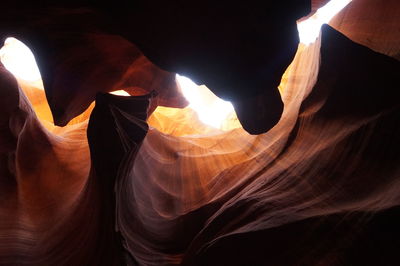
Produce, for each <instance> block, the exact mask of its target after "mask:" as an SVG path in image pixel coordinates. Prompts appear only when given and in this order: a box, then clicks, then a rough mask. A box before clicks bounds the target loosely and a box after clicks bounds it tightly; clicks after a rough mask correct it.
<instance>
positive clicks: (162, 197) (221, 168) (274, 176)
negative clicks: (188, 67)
mask: <svg viewBox="0 0 400 266" xmlns="http://www.w3.org/2000/svg"><path fill="white" fill-rule="evenodd" d="M365 1H366V0H365ZM359 2H361V0H359ZM367 2H368V1H367ZM356 4H357V3H356V1H355V3H354V5H356ZM354 5H353V6H349V9H348V10H347V11H346V12H352V11H349V10H352V9H351V8H354ZM395 6H396V5H395ZM385 21H391V22H390V23H395V22H394V19H393V20H390V19H388V20H385ZM342 25H345V24H342ZM343 27H345V26H343ZM346 27H350V26H346ZM360 27H361V26H360ZM347 29H349V32H352V31H351V29H350V28H347ZM85 36H89V35H85ZM90 36H92V37H93V38H91V37H90V38H88V39H87V40H88V42H89V43H90V42H92V41H93V43H92V44H93V45H95V46H96V47H97V48H99V47H100V48H101V47H103V46H101V44H102V43H103V42H102V41H101V40H104V41H105V42H106V43H108V44H109V41H112V42H113V43H114V41H115V43H125V44H126V45H127V50H124V49H122V50H119V52H126V51H133V50H130V49H133V48H132V47H133V46H131V45H130V44H129V42H127V41H125V40H124V39H123V38H120V37H116V36H110V35H90ZM374 36H375V35H374ZM98 37H99V38H100V39H99V38H98ZM58 40H60V39H58ZM94 40H96V41H94ZM53 42H55V41H54V40H53ZM359 42H361V41H359ZM50 43H51V42H50ZM361 43H362V42H361ZM86 44H87V43H86ZM103 44H104V43H103ZM376 44H377V46H379V47H378V48H374V50H377V51H381V52H383V51H384V50H385V51H388V52H385V54H387V55H388V54H390V55H395V54H397V53H395V52H393V53H392V52H391V51H392V50H390V51H389V50H386V48H387V47H386V46H385V45H379V42H376ZM391 45H393V44H391ZM107 47H108V45H105V46H104V47H103V48H107ZM118 47H120V46H118ZM390 47H393V46H390ZM97 48H96V49H94V50H93V52H94V53H97V52H98V51H102V53H103V52H104V53H103V55H104V56H105V57H107V58H108V56H107V52H105V51H107V49H108V48H107V49H106V50H104V49H103V48H102V49H100V48H99V49H97ZM63 49H64V50H63ZM63 49H61V50H62V51H66V52H68V51H72V50H73V49H72V50H69V49H71V46H67V47H64V48H63ZM390 49H394V48H390ZM397 51H398V50H397ZM60 54H62V53H60ZM67 54H68V53H67ZM78 54H79V53H78ZM387 55H383V54H381V53H378V52H375V51H373V50H371V49H369V48H366V47H364V46H361V45H359V44H357V43H355V42H353V41H351V40H350V39H348V38H347V37H345V36H344V35H342V34H341V33H339V32H337V31H336V30H334V29H332V28H331V27H329V26H324V27H323V30H322V35H321V38H320V39H319V40H318V41H317V42H316V43H314V44H312V45H310V46H303V45H299V46H298V49H297V53H296V56H295V58H294V60H293V62H292V63H291V65H290V66H289V67H288V69H287V70H286V72H285V74H284V75H283V77H282V81H281V85H280V97H281V98H282V101H283V103H284V109H283V114H282V116H281V118H280V120H279V122H278V123H277V124H274V123H272V124H273V125H272V126H273V127H272V129H271V130H269V131H268V132H266V133H263V134H260V135H250V134H249V133H248V132H246V131H245V130H244V129H243V128H236V129H233V130H231V131H227V132H224V131H220V130H216V129H213V128H210V127H207V126H205V125H201V124H200V122H199V121H198V119H197V117H196V116H195V114H194V113H193V112H191V113H190V112H186V113H184V115H182V113H179V112H180V111H177V110H174V111H173V112H172V111H171V112H165V113H163V112H162V108H161V109H159V110H155V111H154V108H155V106H156V105H157V104H158V103H157V102H158V101H159V100H160V99H164V100H165V105H168V104H169V103H171V102H172V103H174V101H175V100H174V99H179V97H181V95H179V94H176V93H175V92H174V93H172V94H169V93H168V92H169V91H170V90H172V91H173V90H174V87H173V88H172V89H166V88H167V87H168V86H165V87H164V86H163V84H165V83H163V81H165V80H168V79H163V78H160V79H158V80H156V81H154V83H151V82H150V79H145V80H148V81H149V82H150V83H145V84H150V85H149V87H148V88H147V87H146V86H144V85H138V86H143V87H144V88H142V91H141V92H140V93H138V94H143V95H141V96H137V95H136V96H130V97H122V96H116V95H110V94H107V93H105V92H106V91H108V89H109V86H106V91H104V90H103V89H99V90H97V88H93V87H92V86H91V85H90V82H89V83H85V82H83V83H82V84H80V81H82V80H81V79H80V78H78V79H77V80H76V84H77V85H79V86H80V87H79V90H76V91H75V90H74V89H71V95H74V93H75V92H77V93H78V94H77V95H85V93H86V91H87V90H88V91H89V92H88V95H89V94H90V95H91V96H90V97H87V98H85V103H83V102H79V103H76V101H75V100H71V99H73V97H72V96H71V97H72V98H66V99H65V102H64V101H62V97H61V98H59V99H60V100H59V101H53V102H50V100H49V105H50V107H51V108H48V107H46V106H45V103H44V102H45V100H44V98H45V95H44V93H45V92H44V91H43V90H41V89H40V88H35V87H33V86H31V85H29V84H27V83H24V82H21V81H19V82H17V80H16V79H15V78H14V77H13V76H12V75H11V74H10V73H9V72H8V71H7V70H5V68H4V67H3V66H2V65H0V108H1V112H0V129H1V130H0V264H1V265H124V264H129V265H136V264H139V265H177V264H183V265H396V264H397V262H398V261H399V259H400V257H399V253H398V247H399V246H400V242H399V239H400V235H399V233H397V230H396V229H397V226H398V223H399V222H400V210H399V206H400V176H399V174H400V169H399V165H400V126H399V124H400V121H399V119H400V113H399V111H400V110H399V107H400V106H399V105H400V104H399V101H398V96H399V92H398V84H399V82H400V76H399V75H398V74H399V73H400V64H399V62H398V61H397V60H395V59H393V58H392V57H388V56H387ZM71 56H72V57H73V58H71V61H74V62H75V63H73V64H72V65H75V64H76V61H75V60H78V61H79V60H80V59H79V58H75V57H74V53H73V52H71ZM97 56H98V55H96V56H94V58H98V57H97ZM135 58H136V57H135ZM42 60H43V59H42ZM96 60H97V59H96ZM110 60H111V59H110ZM130 60H133V61H134V62H136V61H135V60H136V59H132V58H131V59H130ZM39 61H40V59H39ZM128 61H129V60H128ZM63 62H64V61H63ZM110 62H113V61H112V60H111V61H110ZM148 64H150V63H148ZM61 65H63V66H65V64H64V63H63V64H61ZM122 65H123V66H124V67H121V68H118V67H116V66H119V64H118V62H117V63H115V65H113V64H111V66H113V69H114V68H117V70H121V72H118V71H117V72H118V73H117V74H118V75H116V76H112V75H111V77H114V78H115V80H114V79H110V80H108V79H107V78H106V81H104V80H103V79H102V78H103V77H102V76H101V75H100V76H99V78H100V79H101V80H103V81H104V82H105V83H104V84H109V85H110V84H111V85H115V87H113V88H115V89H123V88H125V85H121V84H125V82H126V81H127V80H128V81H129V80H130V78H131V77H132V76H135V75H134V73H136V72H135V71H134V70H132V72H129V71H125V70H126V68H125V64H122ZM128 65H129V64H126V66H128ZM146 65H147V63H146V64H143V65H142V64H140V65H138V68H137V69H138V71H139V73H144V72H142V71H145V73H148V76H147V74H146V75H144V77H152V76H153V75H155V76H157V77H165V76H164V75H167V76H168V75H170V74H171V73H167V72H162V70H159V69H157V71H155V72H152V71H149V72H146V71H147V70H148V68H147V67H146ZM129 66H131V65H129ZM103 67H105V66H103V65H101V66H99V68H95V69H103ZM105 69H107V68H105ZM152 69H156V68H152ZM86 70H87V71H89V70H90V71H91V70H92V69H91V68H86ZM122 70H124V71H122ZM52 71H53V70H52ZM90 71H89V72H90ZM160 71H161V72H160ZM89 72H85V71H83V70H82V73H80V74H88V73H89ZM100 72H101V71H100ZM48 73H49V72H48ZM52 73H53V74H54V75H55V76H53V75H51V76H52V78H53V79H56V78H60V80H63V79H64V78H65V77H66V76H63V75H64V74H65V75H67V74H71V73H73V72H70V71H61V70H59V72H57V71H56V70H54V72H52ZM55 73H59V75H61V76H59V75H58V74H57V75H56V74H55ZM66 73H67V74H66ZM127 73H130V74H127ZM92 74H93V73H92ZM114 74H115V73H114ZM171 75H172V74H171ZM83 76H85V75H83ZM90 78H93V76H92V75H91V74H88V79H90ZM134 80H136V81H138V82H139V81H140V82H141V81H143V80H142V79H139V78H137V76H135V78H134ZM72 82H73V80H72ZM128 83H129V82H128ZM62 84H63V82H61V85H62ZM129 84H131V83H129ZM132 84H133V83H132ZM151 84H153V85H151ZM154 84H156V85H157V86H158V87H159V88H160V90H159V91H158V93H159V94H158V95H162V93H163V89H164V88H165V91H166V94H165V95H173V97H160V96H156V94H155V93H149V94H148V92H150V91H152V88H153V86H154ZM61 85H60V86H61ZM111 85H110V86H111ZM85 86H87V87H85ZM135 86H136V85H135ZM45 87H46V84H45ZM51 88H54V91H53V92H52V93H55V94H57V95H63V94H62V93H65V91H66V90H67V89H66V87H63V88H61V89H57V88H58V87H57V86H55V87H51ZM168 88H169V87H168ZM45 89H46V94H47V98H48V99H53V98H52V97H50V98H49V88H45ZM50 90H51V89H50ZM63 91H64V92H63ZM67 92H68V90H67ZM67 94H68V93H67ZM132 94H135V93H134V92H132ZM68 95H69V94H68ZM175 96H177V98H175ZM91 97H92V98H93V97H95V106H94V108H89V109H87V110H86V111H85V112H84V113H82V114H81V116H80V117H76V118H75V120H74V121H73V123H70V124H68V125H67V126H65V127H57V126H54V125H53V124H52V123H51V121H50V120H51V118H50V110H51V111H52V112H53V115H55V117H56V116H57V112H55V110H58V109H59V108H61V107H60V106H64V104H66V103H68V104H67V105H68V106H72V107H71V108H72V109H69V110H74V112H72V111H71V112H68V115H67V117H68V119H67V120H68V121H69V120H70V119H72V118H73V117H74V116H76V115H77V114H78V113H80V112H83V111H84V110H85V108H86V106H88V105H89V104H90V102H91V100H90V99H92V98H91ZM78 98H79V97H78ZM257 99H258V98H257V97H255V101H257ZM154 102H155V103H154ZM178 102H179V101H178ZM260 102H262V100H260ZM172 103H171V106H175V105H174V104H172ZM69 104H70V105H69ZM74 105H75V106H74ZM261 106H262V104H261ZM245 109H246V108H245ZM38 110H42V112H44V114H43V113H42V114H39V113H38V114H36V113H35V111H38ZM77 110H80V111H79V112H78V111H77ZM160 110H161V111H160ZM257 110H259V109H258V108H254V110H253V111H252V112H250V113H249V114H248V115H247V116H250V114H251V113H254V112H256V111H257ZM153 111H154V112H153ZM239 116H240V115H239ZM67 120H66V121H67ZM256 120H257V119H256ZM247 121H252V120H251V119H249V120H247ZM257 123H266V124H268V125H269V126H271V125H270V124H271V121H267V120H263V119H261V120H260V121H259V122H257ZM257 123H255V124H257ZM181 129H182V131H180V130H181ZM182 132H184V133H182Z"/></svg>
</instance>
